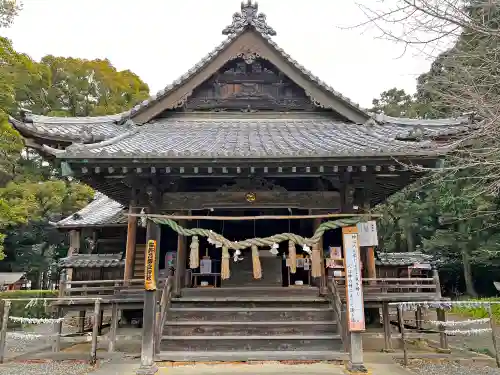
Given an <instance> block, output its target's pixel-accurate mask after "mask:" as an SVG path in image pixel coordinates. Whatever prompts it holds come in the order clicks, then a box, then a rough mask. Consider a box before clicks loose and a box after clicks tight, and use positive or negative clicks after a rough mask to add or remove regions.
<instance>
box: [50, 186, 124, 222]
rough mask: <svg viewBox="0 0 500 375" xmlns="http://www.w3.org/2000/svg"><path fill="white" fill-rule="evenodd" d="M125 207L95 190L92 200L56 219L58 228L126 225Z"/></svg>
mask: <svg viewBox="0 0 500 375" xmlns="http://www.w3.org/2000/svg"><path fill="white" fill-rule="evenodd" d="M124 210H125V207H123V206H122V205H121V204H120V203H118V202H116V201H115V200H113V199H111V198H109V197H108V196H106V195H104V194H102V193H99V192H97V193H96V194H95V197H94V200H93V201H92V202H90V203H89V204H88V205H87V206H85V207H84V208H82V209H81V210H80V211H78V212H75V213H74V214H72V215H70V216H68V217H66V218H65V219H62V220H60V221H58V222H57V223H56V224H55V226H56V227H57V228H59V229H68V230H69V229H75V228H85V227H103V226H126V225H127V216H126V215H125V211H124Z"/></svg>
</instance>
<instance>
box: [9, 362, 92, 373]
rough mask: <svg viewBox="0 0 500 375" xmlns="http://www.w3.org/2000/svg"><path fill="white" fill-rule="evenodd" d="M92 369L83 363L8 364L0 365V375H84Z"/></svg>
mask: <svg viewBox="0 0 500 375" xmlns="http://www.w3.org/2000/svg"><path fill="white" fill-rule="evenodd" d="M93 369H94V368H93V367H92V366H90V365H88V364H86V363H84V362H74V361H64V362H39V363H30V362H10V363H6V364H3V365H0V375H86V374H88V373H89V372H90V371H92V370H93Z"/></svg>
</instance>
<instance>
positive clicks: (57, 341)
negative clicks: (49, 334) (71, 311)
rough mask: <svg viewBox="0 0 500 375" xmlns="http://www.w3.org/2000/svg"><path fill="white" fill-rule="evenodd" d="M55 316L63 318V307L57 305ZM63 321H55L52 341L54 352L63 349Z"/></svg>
mask: <svg viewBox="0 0 500 375" xmlns="http://www.w3.org/2000/svg"><path fill="white" fill-rule="evenodd" d="M54 318H55V319H59V318H62V308H61V307H56V309H55V312H54ZM62 326H63V324H62V321H61V322H56V323H54V327H53V331H54V341H53V342H52V351H53V352H54V353H58V352H59V351H60V350H61V334H62Z"/></svg>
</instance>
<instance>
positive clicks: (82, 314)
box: [78, 310, 87, 333]
mask: <svg viewBox="0 0 500 375" xmlns="http://www.w3.org/2000/svg"><path fill="white" fill-rule="evenodd" d="M86 313H87V310H80V311H79V312H78V333H83V332H85V314H86Z"/></svg>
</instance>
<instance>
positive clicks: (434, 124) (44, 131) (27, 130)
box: [10, 2, 469, 154]
mask: <svg viewBox="0 0 500 375" xmlns="http://www.w3.org/2000/svg"><path fill="white" fill-rule="evenodd" d="M235 17H236V18H235ZM249 27H250V28H252V29H253V30H255V31H256V32H257V33H259V34H260V35H261V36H262V38H264V40H265V41H266V42H267V43H268V44H269V46H270V47H272V48H274V49H275V50H276V51H277V52H278V53H279V54H280V55H281V56H282V57H283V58H284V59H285V60H287V61H288V62H289V63H290V64H292V65H293V66H294V67H295V68H296V69H298V70H299V71H300V72H301V73H302V74H303V75H304V76H305V77H307V78H308V79H309V80H310V81H312V82H315V83H316V84H317V85H318V86H319V87H320V88H322V90H325V91H327V92H329V93H330V94H331V95H333V96H335V97H336V98H338V99H340V100H342V101H343V102H344V103H346V104H347V105H348V106H349V107H351V108H353V109H355V110H356V111H358V112H359V113H360V114H363V115H366V118H369V117H370V116H371V115H370V114H368V113H367V112H366V111H365V110H363V109H362V108H361V107H360V106H359V105H358V104H356V103H353V102H352V101H351V100H349V99H348V98H346V97H344V96H343V95H342V94H341V93H339V92H337V91H336V90H334V89H333V88H332V87H330V86H329V85H328V84H326V83H325V82H323V81H321V80H320V79H319V78H318V77H316V76H315V75H313V74H312V73H311V72H310V71H309V70H307V69H306V68H305V67H303V66H302V65H300V64H299V63H298V62H297V61H296V60H294V59H293V58H292V57H291V56H290V55H288V54H287V53H286V52H285V51H284V50H283V49H282V48H280V47H279V46H278V45H277V44H276V43H275V42H274V41H273V40H272V39H271V36H272V35H274V34H275V32H274V30H273V29H272V28H270V27H269V26H268V25H267V22H266V18H265V15H263V14H262V13H258V7H257V4H255V3H251V2H250V3H244V4H242V8H241V13H236V14H235V16H233V24H232V25H230V26H229V27H227V28H226V29H225V34H227V35H228V37H227V38H226V39H225V40H224V41H223V42H222V43H221V44H219V45H218V46H217V47H216V48H215V49H214V50H212V51H211V52H210V53H209V54H208V55H206V56H205V57H204V58H203V59H201V60H200V62H198V63H197V64H196V65H195V66H194V67H192V68H191V69H190V70H188V71H187V72H186V73H185V74H184V75H182V76H181V77H179V78H178V79H177V80H175V81H174V82H172V83H171V84H169V85H168V86H166V87H165V88H164V89H162V90H160V91H158V92H157V93H156V94H154V95H152V96H151V97H150V98H149V99H146V100H144V101H143V102H142V103H140V104H138V105H136V106H135V107H134V108H132V109H131V110H129V111H126V112H123V113H119V114H116V115H111V116H98V117H47V116H36V115H30V114H26V115H25V119H24V121H23V122H21V121H17V120H15V119H12V118H11V119H10V122H11V123H12V124H13V125H14V126H15V127H16V128H17V129H18V130H19V131H20V132H21V133H23V134H34V135H37V136H40V137H47V138H50V137H52V138H56V139H61V140H65V141H67V142H75V143H82V142H83V143H96V142H101V141H105V140H109V139H113V138H114V137H122V136H123V137H126V140H130V139H131V134H130V133H133V134H143V135H145V134H146V132H141V131H139V130H134V129H136V126H135V125H133V123H132V122H131V121H128V122H126V120H127V119H130V118H132V119H133V118H134V116H135V115H137V114H138V113H139V112H141V111H142V110H143V109H146V108H148V107H150V106H151V105H153V104H154V103H157V102H158V101H159V100H161V99H163V98H164V97H166V96H168V95H169V94H170V93H171V92H173V91H174V90H176V89H177V88H179V87H180V86H182V85H184V84H185V83H186V82H187V81H188V80H189V79H191V78H192V77H193V76H195V75H196V74H198V73H199V72H201V71H202V70H203V69H204V68H205V67H206V66H207V65H208V64H209V63H211V62H212V61H213V60H214V59H215V58H216V57H217V56H218V55H219V54H220V53H221V52H222V51H223V50H225V49H226V48H227V47H228V46H229V45H230V44H231V43H232V42H233V41H235V40H236V39H237V38H238V37H239V36H240V35H241V34H242V33H244V32H245V30H247V29H248V28H249ZM371 117H372V118H373V119H374V121H373V122H376V123H378V124H379V125H393V126H392V127H390V128H389V130H391V131H393V130H395V129H394V128H400V129H399V130H398V134H399V135H398V136H400V137H401V138H409V139H414V138H419V137H426V136H430V137H435V136H438V135H450V134H456V133H460V132H462V131H464V130H467V129H468V122H469V119H468V118H467V117H462V118H456V119H444V120H421V119H404V118H394V117H388V116H384V115H375V116H371ZM124 122H126V123H125V124H124ZM153 126H154V125H153ZM359 129H361V132H364V130H363V128H358V130H359ZM379 129H383V128H379ZM283 131H284V132H287V131H288V129H283ZM302 133H304V132H302ZM353 133H356V130H355V131H353ZM394 134H395V133H392V134H391V135H394ZM174 136H175V134H174ZM305 138H308V137H307V136H306V137H305ZM310 138H314V134H313V135H311V136H310ZM304 140H305V139H304ZM197 142H199V139H195V140H193V142H192V143H193V144H194V143H197ZM114 144H116V142H115V143H114ZM100 146H102V145H100ZM98 147H99V146H98ZM172 151H173V152H176V151H175V150H172ZM188 151H189V152H190V151H191V150H188ZM114 154H116V153H114Z"/></svg>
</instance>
